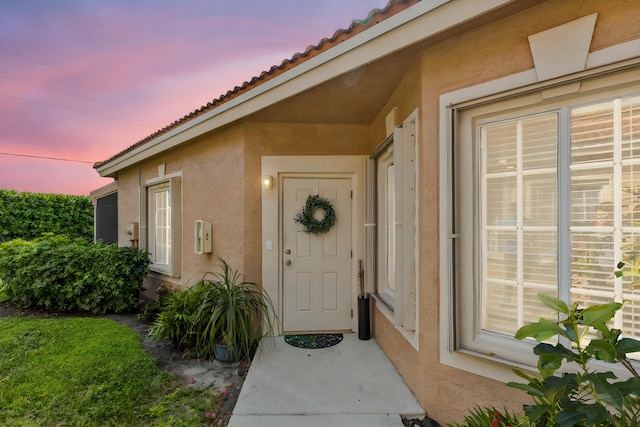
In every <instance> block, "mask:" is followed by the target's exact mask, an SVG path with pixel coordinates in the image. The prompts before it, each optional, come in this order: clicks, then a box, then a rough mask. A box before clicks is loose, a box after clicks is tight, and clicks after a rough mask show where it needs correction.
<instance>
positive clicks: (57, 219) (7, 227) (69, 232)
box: [0, 190, 93, 242]
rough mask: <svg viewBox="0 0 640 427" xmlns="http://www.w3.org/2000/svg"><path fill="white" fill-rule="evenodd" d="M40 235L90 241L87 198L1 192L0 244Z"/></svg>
mask: <svg viewBox="0 0 640 427" xmlns="http://www.w3.org/2000/svg"><path fill="white" fill-rule="evenodd" d="M43 233H54V234H62V235H64V236H67V237H69V238H71V239H76V238H82V239H87V240H92V239H93V203H92V202H91V199H90V198H88V197H86V196H66V195H62V194H41V193H18V192H16V191H12V190H0V242H6V241H9V240H13V239H24V240H32V239H35V238H37V237H40V236H42V234H43Z"/></svg>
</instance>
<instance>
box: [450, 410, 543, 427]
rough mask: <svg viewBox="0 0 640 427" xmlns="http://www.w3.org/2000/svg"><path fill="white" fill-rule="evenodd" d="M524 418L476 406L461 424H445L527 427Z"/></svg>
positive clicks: (476, 426) (505, 411)
mask: <svg viewBox="0 0 640 427" xmlns="http://www.w3.org/2000/svg"><path fill="white" fill-rule="evenodd" d="M529 425H530V423H529V421H528V420H527V418H526V417H525V416H522V415H516V414H514V413H512V412H509V411H507V410H506V409H505V410H504V411H502V412H501V411H499V410H497V409H496V408H494V407H492V406H491V407H481V406H477V407H476V408H474V409H473V410H471V411H469V414H468V415H466V416H465V417H464V423H463V424H447V426H448V427H516V426H529Z"/></svg>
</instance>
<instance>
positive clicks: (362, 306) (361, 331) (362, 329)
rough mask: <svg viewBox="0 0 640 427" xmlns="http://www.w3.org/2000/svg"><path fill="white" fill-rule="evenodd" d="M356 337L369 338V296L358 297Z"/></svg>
mask: <svg viewBox="0 0 640 427" xmlns="http://www.w3.org/2000/svg"><path fill="white" fill-rule="evenodd" d="M358 338H360V339H361V340H368V339H369V338H371V321H370V320H369V297H366V296H363V295H360V296H359V297H358Z"/></svg>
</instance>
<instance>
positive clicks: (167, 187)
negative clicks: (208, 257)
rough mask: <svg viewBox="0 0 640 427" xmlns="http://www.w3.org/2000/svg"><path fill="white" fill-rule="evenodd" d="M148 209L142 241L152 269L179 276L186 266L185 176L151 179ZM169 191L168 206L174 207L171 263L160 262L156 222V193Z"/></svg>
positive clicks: (172, 209) (146, 208)
mask: <svg viewBox="0 0 640 427" xmlns="http://www.w3.org/2000/svg"><path fill="white" fill-rule="evenodd" d="M145 190H146V191H145V198H144V201H145V202H146V203H145V207H144V210H145V213H146V219H147V224H146V226H144V227H141V229H142V230H143V231H145V232H146V233H145V234H146V235H145V236H143V237H142V238H141V239H144V240H141V242H142V243H143V246H142V247H144V248H146V250H147V252H148V253H149V259H150V262H151V263H150V265H149V270H150V271H152V272H155V273H159V274H162V275H166V276H170V277H174V278H179V277H181V268H182V179H181V176H167V177H164V179H154V180H149V181H148V182H147V185H146V187H145ZM163 191H167V192H168V199H167V202H168V206H169V208H170V227H169V234H168V240H169V242H170V246H169V248H168V250H169V254H168V256H169V259H168V263H166V264H164V263H162V264H161V263H157V262H156V257H155V254H154V252H155V243H156V241H155V225H156V220H155V218H156V204H155V195H156V194H157V193H159V192H163Z"/></svg>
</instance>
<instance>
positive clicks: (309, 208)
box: [293, 195, 336, 236]
mask: <svg viewBox="0 0 640 427" xmlns="http://www.w3.org/2000/svg"><path fill="white" fill-rule="evenodd" d="M318 210H321V211H323V214H324V215H323V217H322V219H321V220H318V219H316V218H315V217H314V216H313V214H314V213H315V212H316V211H318ZM293 220H294V221H295V222H296V223H298V224H300V225H302V226H303V227H304V228H303V231H304V232H305V233H307V234H313V235H316V236H319V235H321V234H325V233H326V232H328V231H329V230H331V227H333V225H334V224H335V223H336V212H335V211H334V210H333V206H331V202H329V201H328V200H327V199H323V198H322V197H320V196H318V195H310V196H309V197H307V202H306V203H305V205H304V207H303V208H302V211H300V212H298V213H297V214H296V216H295V218H293Z"/></svg>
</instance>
